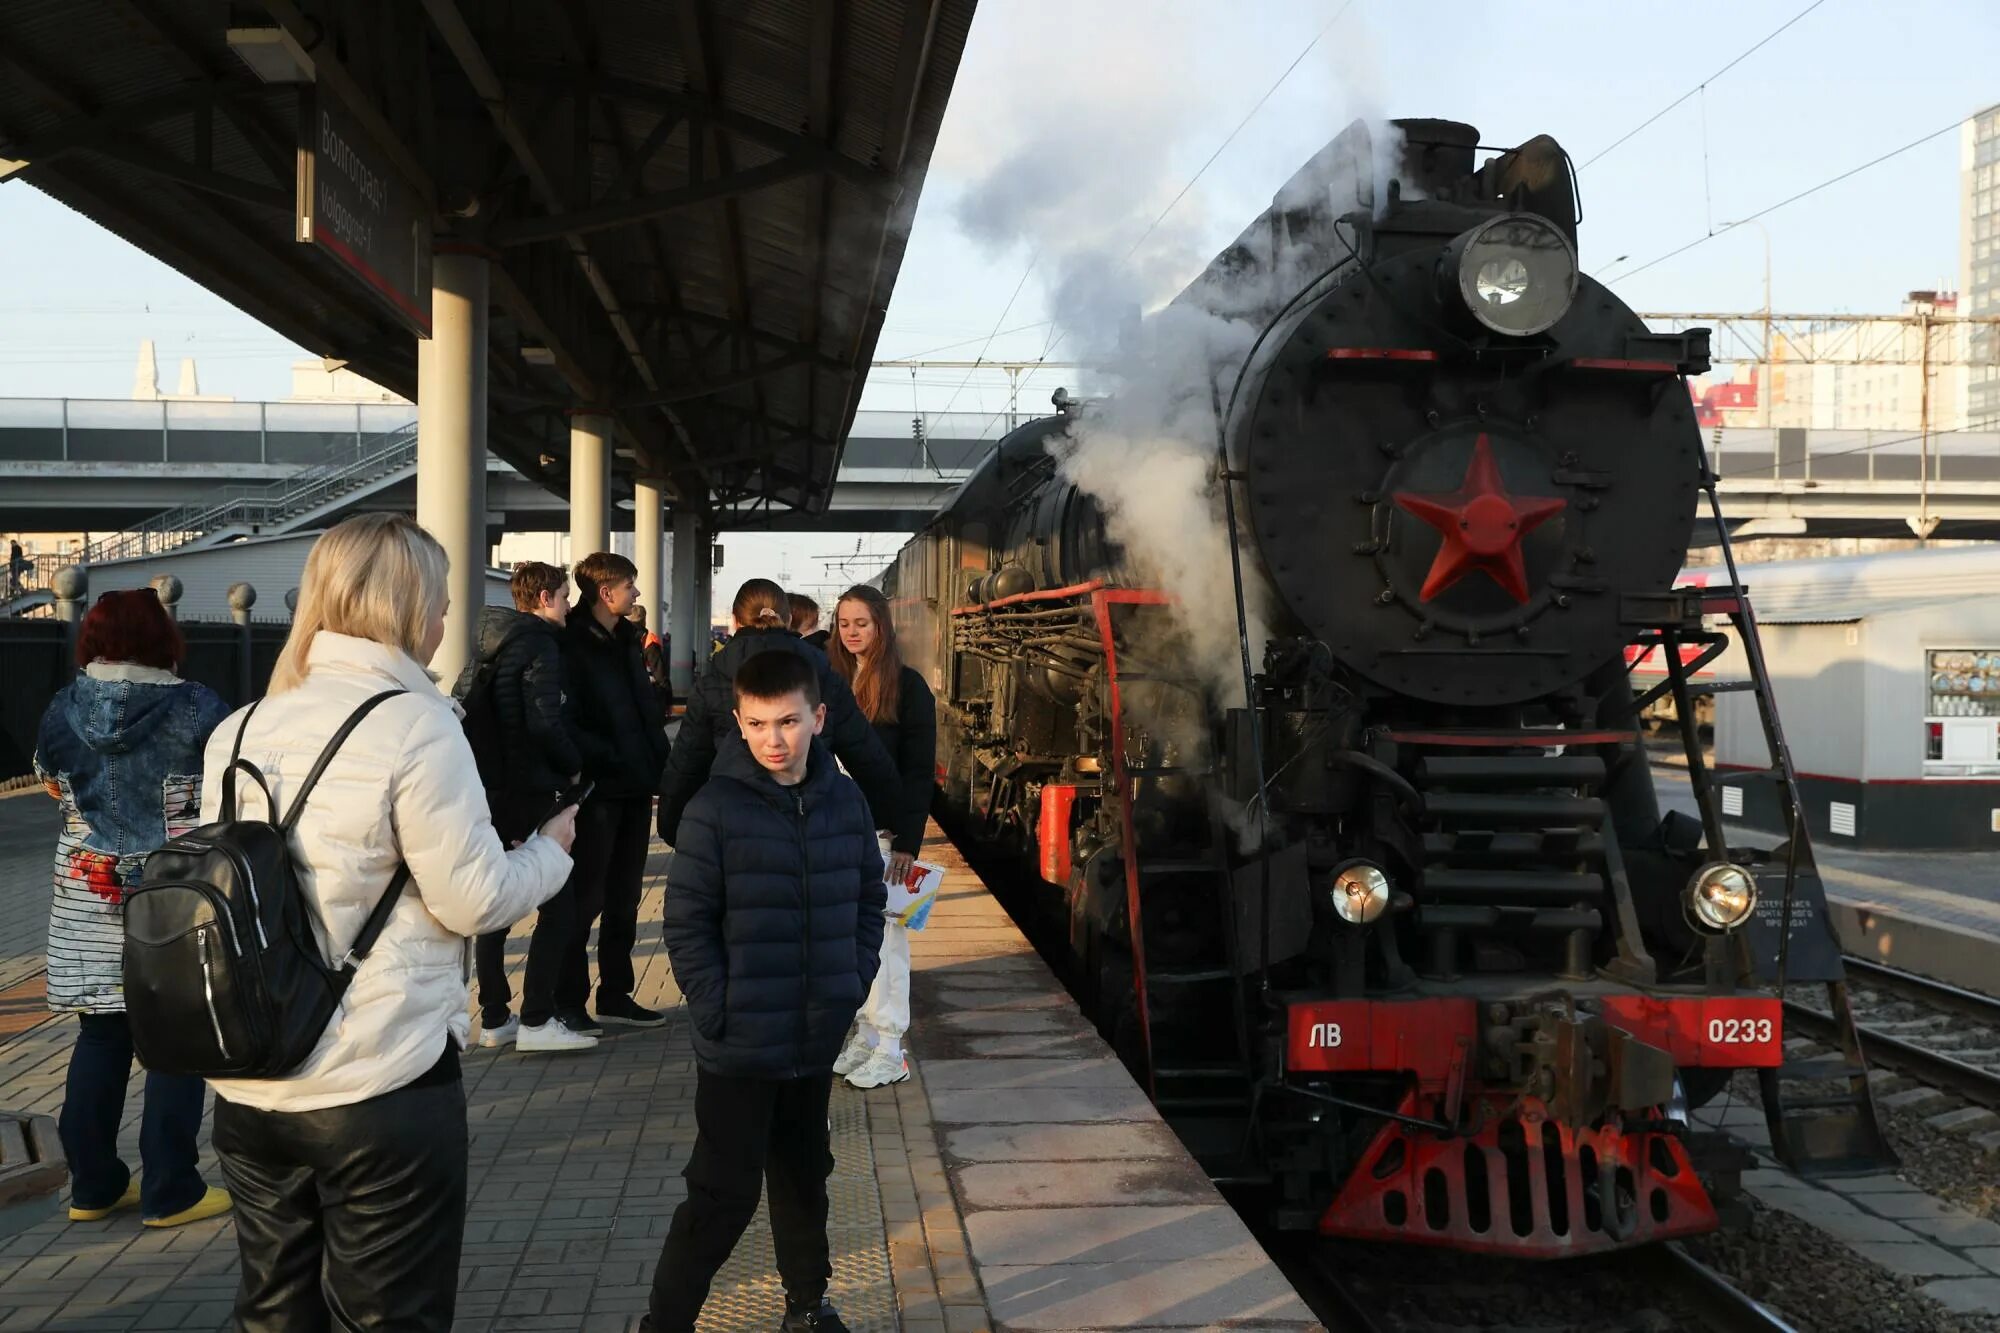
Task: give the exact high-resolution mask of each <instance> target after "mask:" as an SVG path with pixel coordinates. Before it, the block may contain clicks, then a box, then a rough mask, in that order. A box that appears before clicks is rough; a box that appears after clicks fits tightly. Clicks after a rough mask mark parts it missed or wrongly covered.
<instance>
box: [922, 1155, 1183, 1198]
mask: <svg viewBox="0 0 2000 1333" xmlns="http://www.w3.org/2000/svg"><path fill="white" fill-rule="evenodd" d="M952 1180H953V1183H954V1184H955V1185H957V1187H958V1196H959V1199H960V1200H961V1201H962V1202H963V1203H964V1205H965V1207H967V1208H968V1209H973V1208H1082V1207H1088V1206H1090V1205H1093V1204H1107V1203H1115V1204H1145V1203H1204V1202H1207V1201H1209V1200H1211V1199H1213V1198H1214V1197H1215V1186H1214V1185H1213V1184H1211V1183H1210V1182H1209V1179H1208V1177H1207V1176H1205V1175H1203V1174H1202V1173H1201V1171H1200V1170H1199V1169H1197V1168H1196V1167H1195V1165H1194V1164H1193V1163H1192V1162H1189V1161H1187V1160H1185V1159H1184V1158H1171V1157H1167V1158H1151V1159H1141V1160H1137V1161H1064V1162H979V1163H975V1164H973V1165H970V1166H963V1167H960V1168H958V1169H957V1170H955V1171H953V1172H952Z"/></svg>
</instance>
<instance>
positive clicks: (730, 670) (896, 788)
mask: <svg viewBox="0 0 2000 1333" xmlns="http://www.w3.org/2000/svg"><path fill="white" fill-rule="evenodd" d="M767 652H788V653H797V654H798V655H799V656H801V657H803V658H805V659H806V660H807V661H808V662H810V663H812V665H813V669H814V670H815V671H816V672H817V673H818V674H819V696H820V702H821V703H823V704H825V705H826V730H825V731H824V732H822V733H821V735H820V740H821V742H822V743H823V744H824V745H825V746H826V747H827V748H828V749H829V750H831V751H833V754H834V757H835V758H837V759H838V760H840V762H841V763H842V764H843V765H845V766H846V768H847V771H848V773H849V774H850V775H851V776H852V777H853V778H854V780H855V782H857V783H859V784H860V786H861V793H862V795H863V796H865V797H866V798H867V800H868V808H869V809H870V810H871V811H872V812H873V814H872V816H871V817H872V818H873V819H874V821H875V822H874V824H873V825H871V827H873V828H894V827H895V826H896V824H897V822H898V820H899V819H900V818H901V816H902V813H903V810H902V803H903V791H902V780H901V779H900V778H899V777H898V776H897V774H896V765H895V763H894V761H893V760H891V759H890V757H889V752H888V751H887V750H885V749H883V748H882V741H881V738H880V737H878V736H877V735H876V734H875V729H874V728H873V727H871V726H869V725H868V719H867V718H865V717H863V716H862V715H861V709H860V707H859V706H858V705H856V703H855V702H854V691H853V690H851V689H849V688H848V687H847V681H846V680H845V679H844V678H843V677H842V676H841V674H840V673H839V672H838V671H835V670H834V669H833V664H832V663H831V662H828V661H827V660H826V654H825V653H823V652H821V651H820V650H819V649H817V648H815V647H813V646H812V645H811V644H808V643H807V642H806V641H805V640H804V639H801V638H800V637H799V636H798V635H796V634H794V633H792V631H791V630H789V629H784V628H779V627H763V628H752V629H739V630H737V631H736V633H734V634H732V635H730V636H729V642H727V643H725V644H723V645H722V648H721V651H719V652H717V653H716V654H715V655H714V656H713V657H710V658H709V659H708V661H706V662H704V663H703V664H702V667H701V673H700V674H699V675H697V676H696V677H695V682H694V688H693V689H692V690H690V691H688V706H687V714H686V716H685V717H683V718H682V719H681V731H680V735H679V736H677V737H676V738H675V740H674V752H673V755H672V756H671V757H670V758H669V759H668V760H667V772H666V776H665V777H664V778H662V779H661V781H660V837H661V839H662V840H664V841H665V842H666V843H667V845H668V846H674V845H676V844H675V843H674V835H675V834H676V833H677V832H678V831H679V828H680V822H681V812H682V811H683V810H685V809H687V806H688V802H689V801H691V800H692V799H694V794H695V793H696V792H697V791H700V790H701V784H702V783H704V782H706V781H707V780H708V775H709V771H710V769H711V768H712V767H713V766H714V765H715V763H716V761H717V758H718V756H720V755H723V754H730V753H741V754H742V756H743V758H744V760H745V761H746V762H748V763H751V764H753V765H754V764H755V762H756V761H755V760H753V759H751V758H750V748H749V747H748V746H746V745H745V744H744V743H743V733H741V732H740V731H738V730H737V729H736V671H737V668H739V667H741V666H742V665H743V664H744V663H745V662H747V661H749V660H750V659H751V658H752V657H754V656H756V655H757V654H758V653H767Z"/></svg>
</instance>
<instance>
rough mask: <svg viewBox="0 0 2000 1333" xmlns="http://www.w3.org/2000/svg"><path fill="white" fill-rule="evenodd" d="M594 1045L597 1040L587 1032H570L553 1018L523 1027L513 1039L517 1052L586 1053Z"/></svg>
mask: <svg viewBox="0 0 2000 1333" xmlns="http://www.w3.org/2000/svg"><path fill="white" fill-rule="evenodd" d="M596 1045H597V1038H595V1037H593V1036H591V1035H590V1034H589V1033H588V1032H572V1031H570V1030H569V1029H568V1028H566V1027H564V1026H563V1025H562V1023H561V1022H560V1021H558V1020H556V1019H553V1018H551V1019H550V1020H549V1021H548V1022H546V1023H537V1024H535V1025H534V1026H532V1027H528V1026H523V1027H522V1028H521V1031H520V1034H519V1035H518V1036H517V1037H515V1039H514V1049H515V1050H517V1051H588V1050H592V1049H594V1048H595V1047H596Z"/></svg>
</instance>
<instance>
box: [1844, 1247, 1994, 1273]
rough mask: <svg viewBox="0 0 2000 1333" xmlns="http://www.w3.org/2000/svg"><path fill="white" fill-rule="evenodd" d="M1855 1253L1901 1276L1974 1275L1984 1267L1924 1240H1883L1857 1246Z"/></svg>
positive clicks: (1981, 1271)
mask: <svg viewBox="0 0 2000 1333" xmlns="http://www.w3.org/2000/svg"><path fill="white" fill-rule="evenodd" d="M1856 1253H1858V1254H1859V1255H1860V1256H1861V1257H1862V1258H1864V1259H1866V1260H1868V1261H1869V1262H1870V1263H1873V1264H1880V1265H1881V1266H1882V1267H1884V1268H1886V1269H1888V1270H1889V1271H1890V1272H1892V1273H1899V1274H1901V1275H1902V1276H1904V1277H1977V1276H1982V1275H1983V1274H1984V1271H1985V1270H1983V1269H1981V1268H1980V1267H1979V1265H1977V1264H1975V1263H1973V1262H1972V1261H1971V1260H1969V1259H1967V1258H1965V1257H1964V1256H1963V1255H1958V1254H1953V1253H1952V1252H1951V1251H1950V1250H1947V1249H1945V1248H1943V1247H1942V1246H1938V1245H1931V1244H1927V1243H1926V1242H1923V1241H1883V1242H1878V1243H1875V1244H1872V1245H1865V1246H1860V1247H1857V1249H1856Z"/></svg>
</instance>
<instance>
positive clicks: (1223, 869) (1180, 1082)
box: [1091, 588, 1256, 1181]
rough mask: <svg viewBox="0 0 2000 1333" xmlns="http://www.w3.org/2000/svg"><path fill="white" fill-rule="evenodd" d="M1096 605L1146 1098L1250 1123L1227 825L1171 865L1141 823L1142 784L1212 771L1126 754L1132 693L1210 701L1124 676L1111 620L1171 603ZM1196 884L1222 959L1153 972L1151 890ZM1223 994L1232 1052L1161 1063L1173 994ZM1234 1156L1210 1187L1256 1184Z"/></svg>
mask: <svg viewBox="0 0 2000 1333" xmlns="http://www.w3.org/2000/svg"><path fill="white" fill-rule="evenodd" d="M1091 600H1092V602H1093V610H1094V611H1095V612H1096V620H1097V629H1098V634H1099V637H1100V640H1101V645H1102V647H1103V650H1104V663H1105V681H1106V694H1107V696H1108V697H1107V704H1108V708H1107V710H1106V711H1107V713H1108V714H1109V718H1110V727H1109V731H1110V740H1111V760H1112V778H1113V783H1114V786H1113V790H1114V792H1115V793H1116V796H1117V800H1118V809H1119V836H1120V847H1121V849H1122V857H1121V859H1122V860H1123V862H1124V869H1125V891H1126V915H1127V920H1128V923H1129V926H1130V930H1131V936H1132V988H1133V999H1134V1002H1135V1005H1136V1008H1137V1011H1138V1013H1137V1017H1138V1021H1139V1032H1140V1039H1141V1052H1142V1058H1143V1059H1144V1062H1145V1066H1146V1082H1147V1091H1148V1093H1149V1094H1150V1095H1151V1097H1152V1099H1153V1102H1154V1104H1155V1105H1156V1106H1157V1107H1158V1108H1159V1109H1160V1112H1161V1114H1162V1115H1164V1116H1166V1117H1167V1118H1168V1119H1169V1120H1170V1121H1180V1122H1183V1123H1184V1122H1186V1121H1188V1120H1190V1119H1202V1118H1205V1117H1210V1116H1213V1117H1220V1118H1223V1119H1233V1118H1238V1117H1242V1116H1245V1115H1247V1114H1248V1113H1249V1112H1250V1110H1251V1109H1252V1108H1253V1106H1254V1103H1255V1084H1256V1072H1255V1065H1254V1063H1253V1061H1252V1058H1251V1057H1252V1050H1253V1047H1252V1036H1251V1014H1250V1008H1249V1002H1248V999H1247V997H1246V996H1245V995H1244V992H1243V981H1242V978H1241V977H1240V976H1239V975H1238V974H1237V972H1236V968H1235V960H1237V959H1238V958H1240V957H1241V956H1242V955H1241V953H1240V951H1239V945H1238V941H1237V917H1236V912H1235V909H1234V896H1233V894H1232V893H1231V891H1230V888H1229V885H1230V870H1229V864H1228V855H1227V848H1228V846H1229V842H1228V830H1227V829H1226V827H1225V826H1224V825H1223V823H1222V819H1221V816H1220V814H1219V813H1218V811H1217V809H1216V807H1215V804H1214V802H1210V803H1209V819H1208V829H1207V835H1208V846H1207V853H1206V855H1204V856H1200V857H1193V858H1190V857H1187V856H1184V855H1183V856H1180V857H1163V856H1159V855H1152V854H1149V853H1148V851H1147V849H1146V848H1145V847H1144V846H1142V845H1141V842H1140V840H1139V837H1138V830H1137V826H1136V822H1135V821H1134V819H1133V810H1134V807H1135V804H1136V801H1137V797H1138V791H1139V784H1140V783H1141V782H1143V781H1145V780H1147V779H1149V778H1163V777H1174V776H1185V777H1192V778H1197V779H1206V778H1207V777H1209V776H1210V775H1211V774H1212V773H1213V772H1214V769H1213V767H1212V765H1209V764H1203V765H1200V766H1190V765H1164V764H1152V763H1139V762H1134V757H1133V756H1132V755H1130V754H1129V753H1128V752H1127V749H1126V743H1125V741H1126V736H1125V719H1124V710H1125V700H1124V689H1125V687H1126V686H1128V685H1134V684H1149V685H1158V686H1162V687H1164V688H1167V689H1176V690H1181V691H1184V692H1186V693H1188V694H1190V695H1191V696H1193V697H1195V698H1196V699H1200V698H1202V697H1204V696H1205V694H1206V691H1207V685H1206V684H1205V682H1202V681H1200V680H1196V679H1194V678H1192V677H1184V676H1178V675H1170V674H1162V673H1157V672H1154V671H1137V672H1134V671H1126V670H1123V669H1122V668H1121V666H1120V664H1119V658H1118V644H1117V636H1116V627H1115V626H1114V624H1113V617H1112V609H1113V607H1117V606H1132V607H1138V606H1151V605H1157V604H1159V603H1161V602H1163V601H1164V600H1165V599H1164V598H1163V597H1161V596H1160V594H1158V593H1153V592H1150V591H1145V590H1126V589H1114V588H1105V589H1101V590H1098V591H1096V592H1094V593H1093V594H1092V599H1091ZM1142 757H1143V756H1142ZM1191 875H1193V876H1200V877H1202V878H1203V880H1204V881H1205V882H1206V883H1207V884H1208V885H1209V886H1211V887H1210V892H1209V894H1208V897H1209V899H1210V901H1211V902H1213V903H1215V904H1216V908H1217V912H1216V915H1217V923H1216V926H1217V935H1216V938H1218V939H1219V940H1220V941H1221V951H1220V952H1221V958H1220V959H1219V961H1217V962H1216V963H1215V964H1213V965H1208V966H1196V967H1185V966H1180V967H1155V966H1152V965H1150V964H1149V961H1148V958H1147V948H1146V929H1145V912H1144V903H1145V900H1146V897H1147V894H1146V892H1145V890H1146V889H1147V888H1148V887H1149V886H1151V885H1153V884H1156V883H1158V882H1160V881H1162V880H1166V879H1170V878H1174V877H1182V876H1191ZM1225 985H1226V986H1227V987H1228V990H1229V994H1230V1002H1231V1008H1230V1020H1231V1021H1230V1025H1229V1026H1230V1044H1229V1048H1228V1049H1227V1050H1226V1051H1223V1052H1220V1053H1211V1054H1213V1058H1207V1059H1188V1058H1185V1057H1184V1056H1179V1055H1178V1053H1176V1055H1177V1058H1175V1059H1174V1060H1173V1061H1172V1062H1170V1063H1165V1064H1162V1063H1161V1062H1160V1060H1159V1058H1158V1052H1159V1049H1160V1044H1159V1042H1158V1040H1157V1037H1158V1029H1157V1028H1156V1027H1155V1025H1154V1023H1153V1008H1154V1002H1155V999H1156V997H1159V996H1161V995H1163V994H1164V993H1165V992H1167V991H1169V990H1180V989H1184V988H1189V987H1218V986H1225ZM1232 1152H1233V1155H1235V1156H1237V1157H1238V1158H1239V1160H1238V1162H1237V1163H1235V1164H1233V1165H1232V1166H1230V1167H1226V1168H1223V1169H1221V1170H1219V1171H1218V1170H1217V1169H1216V1168H1215V1166H1214V1165H1213V1164H1211V1163H1210V1162H1209V1161H1207V1160H1204V1166H1206V1167H1208V1168H1209V1174H1210V1176H1211V1177H1212V1178H1215V1179H1219V1180H1223V1181H1243V1180H1247V1179H1248V1178H1247V1177H1246V1176H1244V1175H1243V1173H1242V1168H1241V1162H1240V1159H1241V1154H1242V1149H1241V1147H1240V1146H1235V1145H1232ZM1198 1155H1199V1156H1202V1157H1203V1158H1204V1159H1207V1158H1209V1157H1210V1156H1211V1154H1209V1153H1205V1152H1204V1153H1201V1154H1198ZM1216 1155H1219V1154H1216Z"/></svg>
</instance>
